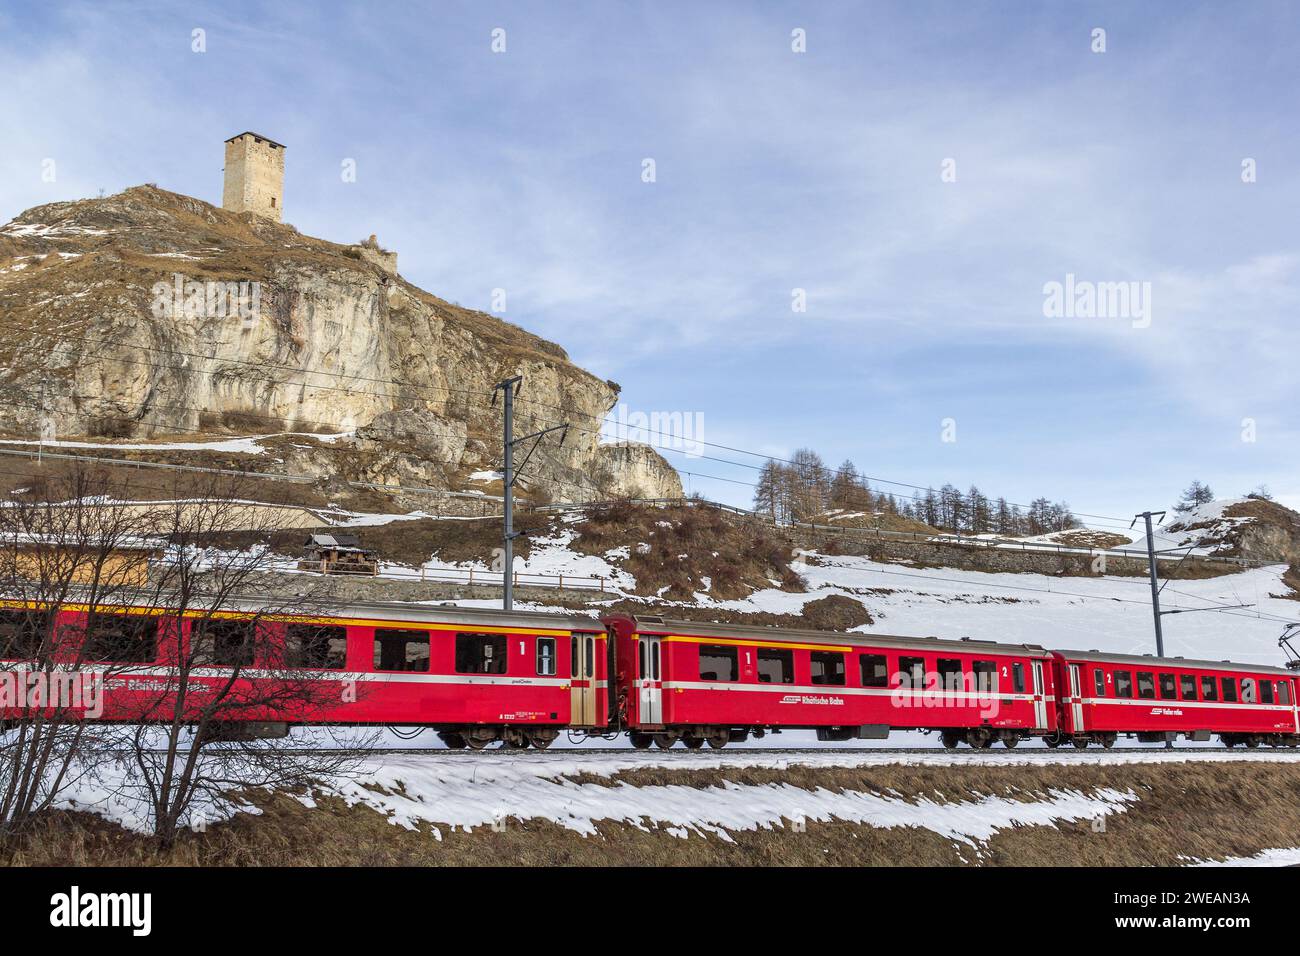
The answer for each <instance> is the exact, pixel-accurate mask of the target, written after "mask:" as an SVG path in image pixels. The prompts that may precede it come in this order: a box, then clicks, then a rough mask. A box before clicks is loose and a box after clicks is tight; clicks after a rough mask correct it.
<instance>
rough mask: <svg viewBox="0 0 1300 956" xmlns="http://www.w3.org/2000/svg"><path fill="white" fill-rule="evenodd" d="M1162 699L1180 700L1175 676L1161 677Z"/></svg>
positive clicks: (1164, 675)
mask: <svg viewBox="0 0 1300 956" xmlns="http://www.w3.org/2000/svg"><path fill="white" fill-rule="evenodd" d="M1160 699H1161V700H1177V699H1178V681H1177V680H1176V679H1175V678H1174V675H1173V674H1161V675H1160Z"/></svg>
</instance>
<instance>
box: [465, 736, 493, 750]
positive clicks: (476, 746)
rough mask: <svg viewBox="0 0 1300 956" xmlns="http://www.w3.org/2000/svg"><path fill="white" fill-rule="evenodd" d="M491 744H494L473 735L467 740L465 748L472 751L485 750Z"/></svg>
mask: <svg viewBox="0 0 1300 956" xmlns="http://www.w3.org/2000/svg"><path fill="white" fill-rule="evenodd" d="M490 743H492V741H491V740H488V739H485V738H483V737H474V736H472V735H471V736H469V737H466V738H465V746H467V747H469V749H470V750H483V749H484V748H486V747H487V745H488V744H490Z"/></svg>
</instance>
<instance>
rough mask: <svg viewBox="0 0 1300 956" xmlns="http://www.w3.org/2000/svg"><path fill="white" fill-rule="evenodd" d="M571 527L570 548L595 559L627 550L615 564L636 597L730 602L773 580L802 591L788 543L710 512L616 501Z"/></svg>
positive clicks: (762, 528) (747, 523)
mask: <svg viewBox="0 0 1300 956" xmlns="http://www.w3.org/2000/svg"><path fill="white" fill-rule="evenodd" d="M574 527H575V528H576V530H577V531H578V536H577V538H576V539H575V540H574V543H573V547H574V549H575V550H577V551H580V552H583V553H585V554H598V555H603V554H605V553H606V552H608V551H610V550H612V549H615V548H620V547H628V548H630V554H629V555H628V557H627V558H625V559H622V560H621V564H622V565H623V567H624V568H625V569H626V570H627V571H628V572H629V573H631V574H633V575H634V576H635V577H636V580H637V593H638V594H644V595H656V596H659V597H663V598H666V599H668V600H677V601H687V600H691V599H692V598H693V597H694V595H695V593H696V592H698V591H707V592H708V593H709V594H710V595H712V596H713V597H714V598H717V599H719V600H731V599H734V598H743V597H746V596H748V595H749V594H750V593H751V592H752V591H754V590H756V589H759V588H769V587H772V586H773V582H776V586H778V587H780V588H782V589H783V590H787V591H802V590H804V583H803V581H802V580H801V579H800V577H799V575H797V574H796V573H795V572H794V570H793V569H792V568H791V567H790V562H791V560H792V559H793V557H794V550H793V547H792V545H791V543H790V541H789V540H788V539H786V538H784V537H781V536H780V535H779V534H778V533H777V532H776V531H774V530H773V529H772V528H769V527H767V526H765V525H763V524H762V523H760V522H756V521H735V520H733V519H731V518H728V517H727V516H726V515H725V514H724V513H723V512H721V511H719V510H718V509H715V508H706V507H691V506H686V505H682V506H676V507H670V508H654V507H649V506H644V505H634V504H631V503H629V502H619V503H617V504H615V505H612V506H610V507H607V508H601V509H598V510H596V511H593V512H591V513H590V514H589V515H588V516H587V518H586V519H585V520H584V521H582V522H579V523H578V524H576V525H575V526H574ZM614 560H616V561H617V560H619V559H614ZM706 578H707V579H708V580H707V583H706V580H705V579H706Z"/></svg>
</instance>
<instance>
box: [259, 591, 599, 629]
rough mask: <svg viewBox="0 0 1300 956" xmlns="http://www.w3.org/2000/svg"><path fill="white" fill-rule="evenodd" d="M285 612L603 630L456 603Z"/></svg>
mask: <svg viewBox="0 0 1300 956" xmlns="http://www.w3.org/2000/svg"><path fill="white" fill-rule="evenodd" d="M237 603H238V604H239V605H241V606H243V607H250V606H251V607H254V608H257V609H264V608H265V607H266V604H267V601H266V600H265V599H259V598H248V597H241V598H238V599H237ZM284 613H286V614H305V615H312V614H322V615H329V616H331V617H340V618H368V619H371V620H380V621H411V622H414V623H420V624H426V623H427V624H454V625H459V626H463V627H474V626H491V627H518V628H523V629H531V630H538V629H540V630H564V631H603V630H605V626H604V625H603V624H601V622H600V619H599V618H595V617H591V616H589V615H586V614H563V613H561V614H553V613H550V612H548V611H502V610H499V609H496V608H479V607H458V606H456V605H454V604H407V603H402V602H395V601H338V600H330V599H320V600H317V599H309V600H300V601H299V602H298V603H297V604H295V603H293V602H289V604H288V605H287V606H286V608H285V611H284Z"/></svg>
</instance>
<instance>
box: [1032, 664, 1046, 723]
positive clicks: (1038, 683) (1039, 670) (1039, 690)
mask: <svg viewBox="0 0 1300 956" xmlns="http://www.w3.org/2000/svg"><path fill="white" fill-rule="evenodd" d="M1044 695H1045V691H1044V690H1043V662H1042V661H1034V726H1035V727H1037V728H1043V729H1045V728H1046V727H1047V701H1046V700H1045V699H1044Z"/></svg>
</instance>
